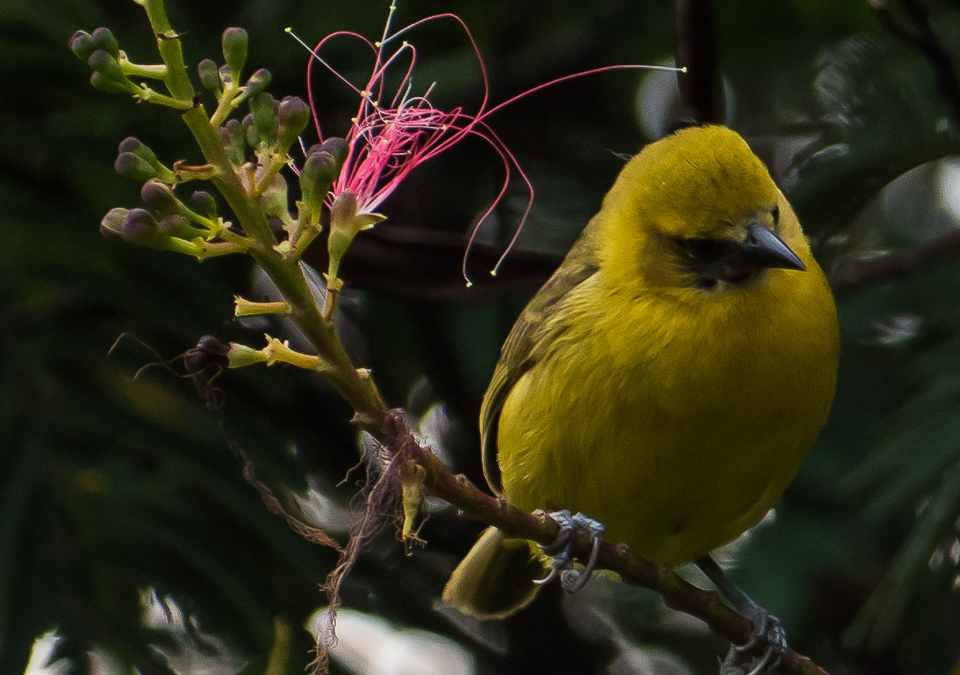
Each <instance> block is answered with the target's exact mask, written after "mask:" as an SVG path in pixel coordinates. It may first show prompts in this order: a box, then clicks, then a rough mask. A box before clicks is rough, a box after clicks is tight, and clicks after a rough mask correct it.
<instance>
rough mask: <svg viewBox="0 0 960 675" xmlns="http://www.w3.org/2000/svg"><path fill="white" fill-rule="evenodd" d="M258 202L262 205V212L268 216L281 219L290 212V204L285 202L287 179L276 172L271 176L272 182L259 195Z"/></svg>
mask: <svg viewBox="0 0 960 675" xmlns="http://www.w3.org/2000/svg"><path fill="white" fill-rule="evenodd" d="M260 203H261V204H262V205H263V212H264V213H266V214H267V215H268V216H276V217H277V218H281V219H282V218H284V217H285V216H286V215H287V214H288V213H289V212H290V204H289V202H287V181H285V180H284V179H283V176H281V175H280V174H277V175H276V176H274V177H273V182H272V183H270V186H269V187H268V188H267V189H266V190H264V191H263V194H262V195H260Z"/></svg>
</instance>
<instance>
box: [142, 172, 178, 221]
mask: <svg viewBox="0 0 960 675" xmlns="http://www.w3.org/2000/svg"><path fill="white" fill-rule="evenodd" d="M140 199H141V200H143V203H144V205H145V206H147V207H148V208H150V209H153V210H154V211H156V212H157V213H159V214H160V215H162V216H166V215H170V214H172V213H178V212H179V211H180V210H181V207H182V206H183V205H182V204H181V203H180V200H179V199H177V197H176V195H174V194H173V190H172V189H171V188H170V186H169V185H167V184H166V183H163V182H162V181H159V180H157V179H156V178H151V179H150V180H148V181H147V182H146V183H144V184H143V187H141V188H140Z"/></svg>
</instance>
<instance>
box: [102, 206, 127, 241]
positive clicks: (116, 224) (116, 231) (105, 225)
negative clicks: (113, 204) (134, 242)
mask: <svg viewBox="0 0 960 675" xmlns="http://www.w3.org/2000/svg"><path fill="white" fill-rule="evenodd" d="M129 213H130V210H129V209H122V208H119V207H117V208H114V209H110V210H109V211H107V215H105V216H104V217H103V220H101V221H100V234H102V235H103V236H104V237H107V238H109V239H118V238H119V237H120V232H121V231H122V229H123V221H124V220H126V219H127V214H129Z"/></svg>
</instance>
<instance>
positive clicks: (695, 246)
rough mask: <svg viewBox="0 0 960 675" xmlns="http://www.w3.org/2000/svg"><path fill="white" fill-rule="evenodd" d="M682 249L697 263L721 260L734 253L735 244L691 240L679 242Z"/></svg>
mask: <svg viewBox="0 0 960 675" xmlns="http://www.w3.org/2000/svg"><path fill="white" fill-rule="evenodd" d="M681 245H682V246H683V249H684V250H685V251H686V252H687V255H689V256H690V257H691V258H693V259H694V260H696V261H697V262H698V263H712V262H716V261H717V260H722V259H723V258H726V257H727V256H729V255H731V254H732V253H734V252H735V251H736V248H737V246H736V244H735V243H733V242H732V241H724V240H722V239H705V238H704V239H701V238H691V239H683V240H682V241H681Z"/></svg>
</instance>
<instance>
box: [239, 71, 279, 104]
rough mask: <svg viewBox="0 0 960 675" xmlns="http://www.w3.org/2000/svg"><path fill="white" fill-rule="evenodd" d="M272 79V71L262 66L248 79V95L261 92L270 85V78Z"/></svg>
mask: <svg viewBox="0 0 960 675" xmlns="http://www.w3.org/2000/svg"><path fill="white" fill-rule="evenodd" d="M272 79H273V76H272V75H271V74H270V71H269V70H267V69H266V68H261V69H260V70H258V71H257V72H255V73H254V74H253V75H251V76H250V79H249V80H247V85H246V87H244V88H245V89H246V95H247V96H248V97H249V96H255V95H257V94H259V93H260V92H262V91H263V90H264V89H266V88H267V87H268V86H270V80H272Z"/></svg>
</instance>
